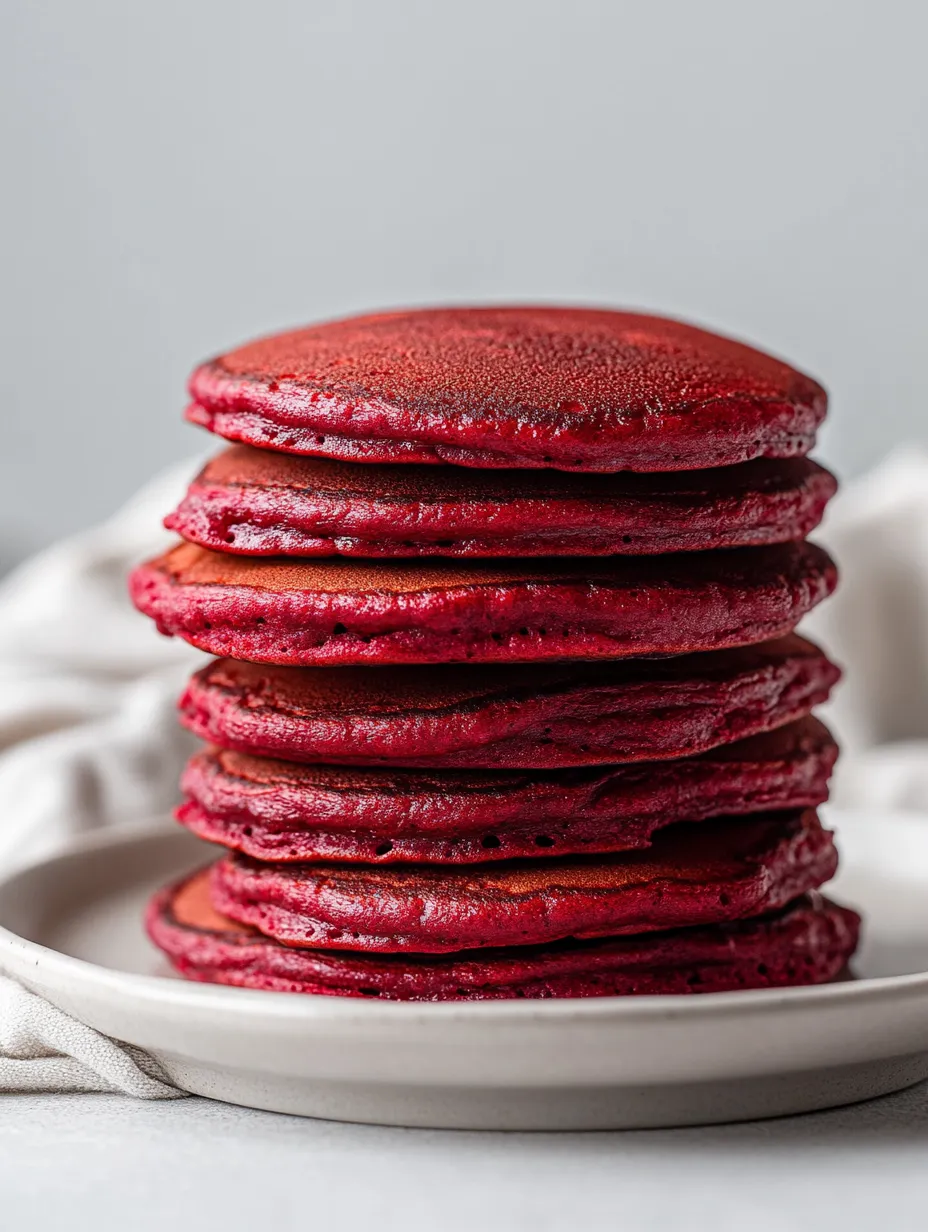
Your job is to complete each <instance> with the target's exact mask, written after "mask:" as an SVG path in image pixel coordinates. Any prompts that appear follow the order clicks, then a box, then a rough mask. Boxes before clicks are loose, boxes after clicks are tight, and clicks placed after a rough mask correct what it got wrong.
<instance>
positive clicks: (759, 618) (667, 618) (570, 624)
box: [131, 543, 837, 666]
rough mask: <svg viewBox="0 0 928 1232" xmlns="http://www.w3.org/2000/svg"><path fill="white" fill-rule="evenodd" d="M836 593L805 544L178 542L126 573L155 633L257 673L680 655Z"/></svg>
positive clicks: (779, 620) (742, 641) (752, 631)
mask: <svg viewBox="0 0 928 1232" xmlns="http://www.w3.org/2000/svg"><path fill="white" fill-rule="evenodd" d="M836 583H837V572H836V570H835V566H834V564H833V562H832V561H831V559H830V557H829V556H828V554H827V553H826V552H824V551H823V550H822V549H821V548H819V547H816V546H815V545H814V544H810V543H785V544H778V545H776V546H771V547H762V548H735V549H731V550H728V551H719V552H698V553H680V554H676V555H673V556H661V557H636V558H633V559H632V558H613V559H611V560H603V559H601V558H595V557H593V558H591V557H577V558H573V559H564V558H562V559H560V560H557V559H546V560H542V561H532V560H527V561H524V560H523V561H514V562H502V563H490V562H483V561H477V562H471V561H442V562H433V561H415V562H404V561H398V562H392V561H391V562H386V561H381V562H376V563H373V562H368V561H356V560H340V559H336V560H324V561H322V560H320V561H307V560H304V561H297V560H292V559H288V558H286V557H272V558H269V559H267V560H252V559H249V558H247V557H241V556H230V555H225V554H222V553H219V552H211V551H208V550H207V549H205V548H201V547H197V546H194V545H193V544H189V543H183V544H181V545H180V546H178V547H176V548H174V549H173V550H172V551H170V552H168V553H166V554H165V555H164V556H161V557H159V558H158V559H157V560H154V561H150V562H149V563H148V564H146V565H142V566H140V567H139V568H138V569H137V570H136V571H135V572H134V574H133V575H132V579H131V590H132V597H133V599H134V601H135V604H136V606H137V607H138V608H140V610H141V611H143V612H145V614H146V615H148V616H151V617H152V618H153V619H154V620H155V621H156V622H157V624H158V628H159V629H160V630H161V632H163V633H169V634H177V635H178V636H180V637H183V638H184V639H185V640H186V641H188V642H191V643H192V644H193V645H194V646H198V647H200V649H201V650H208V651H209V652H210V653H211V654H217V655H229V656H230V657H231V658H235V659H248V660H250V661H251V662H256V663H278V664H284V665H294V666H316V665H318V666H324V665H349V664H362V663H461V662H474V663H511V662H532V663H534V662H540V661H543V660H546V659H564V658H583V659H594V658H621V657H625V656H639V655H655V654H661V655H665V654H666V655H676V654H685V653H688V652H689V651H695V650H712V649H716V648H720V647H725V646H745V645H750V644H753V643H756V642H762V641H765V640H766V639H768V638H773V637H779V636H780V635H781V634H784V633H787V632H789V631H790V630H791V629H793V628H794V627H795V626H796V624H797V623H798V622H799V621H800V620H801V619H802V617H803V616H804V615H805V614H806V613H807V612H808V611H810V610H811V609H812V608H813V607H815V606H816V604H817V603H819V602H820V601H821V600H822V599H824V598H825V597H826V596H827V595H829V594H830V593H831V592H832V590H833V589H834V587H835V585H836Z"/></svg>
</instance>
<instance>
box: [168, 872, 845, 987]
mask: <svg viewBox="0 0 928 1232" xmlns="http://www.w3.org/2000/svg"><path fill="white" fill-rule="evenodd" d="M146 923H147V927H148V932H149V935H150V936H151V939H152V941H153V942H154V943H155V945H157V946H159V947H160V949H162V950H163V951H164V952H165V953H166V954H167V955H168V957H169V958H170V960H171V962H172V963H173V964H174V966H175V967H176V968H177V970H178V971H179V972H180V973H181V974H182V975H184V976H186V977H187V978H188V979H193V980H201V981H206V982H209V983H216V984H231V985H235V986H238V987H241V988H256V989H265V990H270V991H276V992H301V993H322V994H329V995H334V996H343V997H381V998H384V999H389V1000H398V1001H462V1000H498V999H510V998H517V997H532V998H542V997H603V996H630V995H635V994H638V995H641V994H645V995H647V994H651V995H654V994H658V993H700V992H726V991H730V990H732V989H739V988H770V987H778V986H782V985H791V984H792V985H798V984H820V983H826V982H827V981H829V980H832V979H834V978H836V977H837V976H838V975H839V974H840V973H841V972H842V971H843V969H844V967H845V966H846V964H847V962H848V960H849V959H850V957H851V955H852V954H853V952H854V950H855V948H856V945H857V936H858V929H859V919H858V917H857V916H856V915H855V913H854V912H853V911H848V910H847V909H846V908H843V907H838V906H836V905H835V904H834V903H831V902H829V901H828V900H827V899H824V898H822V897H821V896H820V895H818V894H810V895H807V896H805V897H803V898H800V899H798V900H797V901H796V902H794V903H792V904H791V905H790V906H789V907H787V908H786V909H785V910H784V911H782V912H780V913H777V914H774V915H768V916H764V917H762V918H761V919H754V920H745V921H737V922H735V923H730V924H721V925H716V926H714V927H711V926H710V927H706V928H690V929H679V930H676V931H674V932H664V933H651V934H646V935H644V936H640V937H621V938H609V939H607V940H596V941H567V942H560V943H556V944H554V945H551V946H539V947H526V948H524V949H509V950H506V949H501V950H495V951H494V950H491V951H486V950H484V951H477V952H474V951H471V952H469V953H462V954H454V955H451V956H437V957H436V956H426V955H374V956H368V955H363V954H358V953H349V952H346V951H337V950H311V949H297V948H294V947H292V946H285V945H280V944H278V943H277V942H275V941H272V940H270V939H269V938H267V937H264V936H262V935H261V934H260V933H258V932H257V931H256V930H254V929H250V928H245V927H243V926H241V925H237V924H235V923H233V922H232V921H230V920H228V919H226V918H225V917H223V916H220V915H219V914H218V913H217V912H216V911H215V910H214V909H213V907H212V905H211V903H210V901H209V893H208V871H207V870H204V871H203V872H200V873H198V874H196V875H194V877H192V878H190V879H188V880H187V881H185V882H182V883H180V884H179V885H177V886H171V887H168V888H167V889H165V890H162V891H160V892H159V893H158V894H157V895H156V897H155V898H154V899H153V900H152V903H151V906H150V907H149V910H148V915H147V920H146Z"/></svg>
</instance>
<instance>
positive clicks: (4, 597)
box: [0, 449, 928, 1099]
mask: <svg viewBox="0 0 928 1232" xmlns="http://www.w3.org/2000/svg"><path fill="white" fill-rule="evenodd" d="M195 466H196V464H195V463H188V464H187V465H184V466H182V467H178V468H177V469H176V470H173V471H171V472H170V473H168V474H166V475H164V476H162V477H161V478H160V479H158V480H157V481H155V482H154V483H153V484H152V485H150V486H149V487H148V488H146V489H145V490H144V491H143V492H142V493H141V494H140V495H139V496H138V497H136V499H135V500H133V501H132V502H131V503H130V504H129V505H128V506H127V507H126V508H125V509H124V510H123V511H122V512H121V513H119V514H117V516H116V517H115V518H113V519H112V520H111V521H109V522H107V523H105V524H104V525H103V526H100V527H98V528H97V529H95V530H92V531H89V532H87V533H86V534H82V535H78V536H76V537H74V538H72V539H69V540H67V541H65V542H63V543H60V544H58V545H56V546H55V547H53V548H51V549H50V550H49V551H47V552H44V553H42V554H41V555H40V556H38V557H36V558H35V559H34V560H32V561H31V562H28V563H27V564H25V565H24V566H22V567H21V568H20V569H19V570H17V571H16V572H15V573H14V574H12V575H11V576H10V577H9V578H8V579H7V581H6V582H5V583H4V584H3V585H2V586H0V870H2V871H5V870H6V869H8V868H10V867H11V866H13V865H14V864H18V863H20V862H22V861H25V860H30V859H33V858H35V857H37V856H40V855H41V854H43V853H44V852H46V851H49V850H51V849H52V848H53V847H54V846H55V845H56V844H59V843H60V842H61V841H62V840H64V839H66V838H68V837H71V836H73V835H75V834H79V833H81V832H84V831H87V830H91V829H96V828H99V827H102V826H108V825H115V824H119V823H125V822H129V821H140V820H144V819H145V818H147V817H151V816H154V815H156V814H159V813H162V812H165V811H166V810H167V809H169V808H170V806H171V805H172V804H173V802H174V800H175V799H176V795H177V778H178V775H179V773H180V769H181V766H182V764H183V761H184V760H185V757H186V755H187V754H188V752H189V750H190V748H191V747H192V745H193V741H192V740H191V738H190V737H189V736H187V735H186V734H185V733H184V732H182V731H181V729H180V728H179V727H178V725H177V723H176V721H175V717H174V702H175V699H176V697H177V695H178V694H179V693H180V690H181V688H182V686H183V682H184V680H185V678H186V676H187V675H188V674H189V673H190V672H191V671H192V670H193V669H194V668H195V667H196V665H197V664H198V663H200V662H202V661H203V660H204V656H202V655H201V654H200V653H199V652H198V651H195V650H193V649H191V648H190V647H189V646H187V645H185V644H184V643H183V642H181V641H178V640H170V639H165V638H161V637H159V636H158V634H157V633H156V632H155V631H154V629H153V628H152V626H151V623H150V622H149V621H148V620H146V619H145V618H143V617H142V616H140V615H138V614H137V613H136V612H134V611H133V609H132V607H131V606H130V604H129V601H128V598H127V596H126V582H125V579H126V574H127V573H128V571H129V569H130V567H131V566H132V565H133V564H134V563H136V562H137V561H139V560H141V559H143V558H144V557H145V556H146V555H148V554H151V553H154V552H156V551H158V550H159V549H160V548H161V547H163V546H164V545H165V544H166V543H168V542H169V541H170V537H169V536H168V535H167V534H166V533H165V532H159V530H158V528H159V526H160V521H161V517H162V516H163V514H164V513H165V512H166V511H167V510H168V509H170V508H172V507H173V506H174V504H176V502H177V500H178V498H179V496H180V494H181V492H182V490H183V488H184V486H185V484H186V482H187V480H188V479H189V477H190V475H191V474H192V473H193V471H194V469H195ZM816 538H817V539H818V540H819V541H820V542H823V543H825V544H826V545H827V546H828V547H829V548H830V549H831V550H832V551H833V552H834V553H835V555H836V557H837V559H838V562H839V565H840V566H841V571H842V586H841V588H840V590H839V591H838V594H837V596H836V597H835V598H833V599H832V600H830V601H829V602H828V603H827V604H825V605H824V606H823V607H822V608H821V609H819V610H818V611H817V612H815V613H813V615H812V616H811V617H810V619H809V620H808V621H807V622H806V624H805V625H804V631H805V632H808V633H809V634H810V635H811V636H812V637H814V638H817V639H820V640H821V641H822V642H823V643H824V644H825V646H826V647H827V648H828V650H829V653H832V654H833V656H834V657H836V658H837V659H838V661H839V662H842V663H843V664H844V666H845V667H846V669H847V678H846V682H845V684H844V685H843V686H842V688H841V689H840V690H839V692H838V695H837V697H836V699H835V700H834V701H833V702H832V703H831V704H830V705H829V706H828V707H826V708H825V710H824V716H825V717H826V718H827V719H828V721H829V722H830V723H831V724H832V726H833V727H834V728H835V730H836V732H837V734H838V736H839V738H840V739H841V741H842V743H843V745H844V757H843V758H842V761H841V762H840V763H839V770H838V773H837V774H836V777H835V783H834V792H833V798H834V800H835V801H836V802H838V803H840V804H842V805H863V806H867V805H872V806H879V807H893V806H898V807H903V808H909V809H912V808H924V809H926V810H928V452H926V451H925V450H919V449H912V450H908V451H903V452H898V453H896V454H894V455H892V456H891V457H889V458H888V459H887V460H886V461H885V462H884V463H883V464H882V465H881V466H880V467H878V468H877V469H876V470H875V471H874V472H873V473H871V474H870V475H869V476H866V477H864V478H863V479H860V480H857V481H855V482H854V483H851V484H848V485H847V486H846V487H845V488H844V490H843V491H842V492H841V493H840V494H839V495H838V497H837V498H836V500H835V501H834V503H833V505H832V507H831V509H830V510H829V514H828V517H827V520H826V523H825V525H824V527H823V528H822V530H821V531H820V532H819V533H818V534H817V535H816ZM0 1090H18V1091H22V1090H32V1091H38V1090H49V1091H61V1090H73V1091H76V1090H83V1091H99V1090H107V1091H112V1090H118V1091H125V1092H126V1093H128V1094H132V1095H137V1096H140V1097H142V1098H155V1099H157V1098H164V1097H166V1096H173V1095H177V1094H178V1092H177V1091H175V1090H174V1089H173V1088H171V1087H169V1086H168V1085H167V1084H166V1083H164V1082H162V1081H161V1080H160V1078H159V1077H158V1076H157V1074H156V1070H155V1068H154V1067H153V1064H152V1062H151V1061H150V1060H147V1059H146V1058H145V1057H144V1054H141V1053H140V1052H138V1051H137V1050H135V1049H129V1048H126V1047H125V1046H123V1045H119V1044H115V1043H114V1042H113V1041H111V1040H107V1039H106V1038H105V1037H103V1036H100V1035H98V1034H97V1033H96V1032H93V1031H91V1030H90V1029H89V1028H87V1027H84V1026H82V1025H81V1024H79V1023H76V1022H75V1021H74V1020H72V1019H70V1018H68V1016H67V1015H65V1014H62V1013H61V1011H59V1010H56V1009H55V1008H54V1007H52V1006H50V1005H48V1004H47V1003H46V1002H44V1001H43V1000H42V999H41V998H39V997H36V996H35V995H33V994H32V993H27V992H26V991H25V990H23V989H21V988H19V987H18V986H17V985H15V984H14V983H13V981H11V980H9V979H3V978H2V977H0Z"/></svg>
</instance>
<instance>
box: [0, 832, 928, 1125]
mask: <svg viewBox="0 0 928 1232" xmlns="http://www.w3.org/2000/svg"><path fill="white" fill-rule="evenodd" d="M828 818H829V821H830V822H831V823H832V824H834V825H836V827H837V828H838V831H839V835H840V839H841V848H842V853H843V855H844V859H845V864H844V870H843V872H842V874H841V877H840V878H839V881H838V883H837V884H836V887H835V889H836V896H837V897H839V898H841V899H842V900H843V901H845V902H848V903H850V904H852V905H854V906H856V907H858V908H860V909H861V910H863V912H864V913H865V919H866V931H865V940H864V945H863V949H862V951H861V954H860V956H859V959H858V960H857V963H856V969H857V972H858V974H859V975H860V976H861V977H862V978H860V979H858V980H857V981H854V982H849V983H843V984H833V985H830V986H828V987H824V988H804V989H788V990H784V991H761V992H735V993H718V994H714V995H707V996H692V997H631V998H619V997H609V998H593V999H589V1000H571V1001H541V1002H538V1001H536V1002H531V1001H515V1002H486V1003H466V1004H454V1003H445V1004H436V1005H430V1004H429V1005H422V1004H419V1005H417V1004H400V1003H382V1002H370V1001H363V1000H353V999H347V998H346V999H341V998H338V997H315V996H296V995H290V994H286V993H267V992H250V991H243V990H240V989H233V988H220V987H214V986H207V985H198V984H190V983H186V982H184V981H182V980H179V979H176V978H174V977H173V976H171V975H170V974H169V972H168V970H167V968H166V967H165V965H164V963H163V960H162V959H161V957H160V955H159V954H158V953H157V952H156V951H155V950H154V948H153V947H152V946H151V945H150V944H149V942H148V941H147V939H146V938H145V936H144V933H143V931H142V928H141V923H140V918H141V913H142V908H143V905H144V902H145V900H146V898H147V897H148V895H149V893H150V892H151V891H152V890H153V889H154V888H155V887H156V886H157V885H160V884H162V883H163V882H165V881H166V880H168V879H169V878H171V877H173V876H175V875H179V874H181V873H182V872H184V871H185V870H187V869H188V868H192V867H195V866H196V865H197V864H198V863H202V862H204V857H207V858H208V854H209V853H208V851H207V850H206V849H205V848H204V846H203V845H202V844H200V843H198V842H197V841H196V840H195V839H193V838H191V837H190V836H189V835H187V834H185V833H183V832H182V831H180V830H177V829H174V828H168V827H166V826H165V824H164V823H163V822H162V823H160V824H159V825H158V826H153V827H148V828H146V829H144V830H139V829H133V830H131V831H123V832H122V833H114V832H111V833H109V834H102V835H99V836H92V837H91V838H90V839H88V840H83V841H81V842H79V843H77V844H75V845H74V846H72V847H71V848H69V849H68V850H67V851H65V852H63V853H61V854H60V855H57V856H56V857H54V858H53V859H50V860H46V861H44V862H43V863H41V864H38V865H36V866H34V867H31V868H29V869H26V870H24V871H21V872H19V873H17V874H15V875H14V876H12V877H10V878H8V879H7V880H6V881H4V882H2V883H0V925H2V926H3V927H2V928H0V966H3V967H4V968H5V969H6V970H8V971H9V972H10V973H11V974H12V975H15V976H17V977H18V978H19V979H20V980H22V981H23V982H24V983H25V984H27V985H28V986H29V987H30V988H32V989H34V990H35V991H36V992H39V993H41V994H43V995H44V996H46V997H48V998H49V1000H51V1001H53V1002H54V1003H55V1004H56V1005H58V1006H60V1007H61V1008H62V1009H64V1010H66V1011H68V1012H69V1013H71V1014H73V1015H75V1016H76V1017H77V1018H79V1019H81V1020H82V1021H84V1022H86V1023H89V1024H90V1025H91V1026H93V1027H96V1028H98V1029H99V1030H101V1031H104V1032H106V1033H107V1034H108V1035H112V1036H115V1037H116V1038H118V1039H121V1040H125V1041H127V1042H129V1043H132V1044H136V1045H139V1046H141V1047H143V1048H146V1049H148V1050H149V1051H150V1052H151V1053H152V1054H153V1055H154V1056H155V1057H156V1058H157V1059H158V1060H159V1061H160V1062H161V1064H162V1065H163V1066H164V1068H165V1070H166V1071H167V1072H168V1074H169V1075H170V1076H171V1078H172V1079H173V1080H174V1081H175V1082H176V1083H177V1084H178V1085H179V1086H181V1087H184V1088H186V1089H187V1090H189V1091H193V1092H195V1093H197V1094H200V1095H207V1096H211V1097H212V1098H214V1099H221V1100H226V1101H229V1102H231V1103H238V1104H246V1105H249V1106H252V1107H256V1108H269V1109H273V1110H275V1111H280V1112H292V1113H301V1114H304V1115H308V1116H321V1117H331V1118H335V1119H338V1120H352V1121H372V1122H378V1123H383V1124H396V1125H430V1126H441V1127H445V1126H447V1127H471V1128H486V1129H492V1128H503V1129H566V1128H578V1129H595V1128H620V1127H627V1126H652V1125H684V1124H697V1123H707V1122H714V1121H728V1120H743V1119H747V1118H754V1117H762V1116H776V1115H782V1114H784V1113H792V1112H801V1111H808V1110H811V1109H815V1108H825V1107H829V1106H832V1105H835V1104H841V1103H850V1102H852V1101H854V1100H859V1099H867V1098H869V1097H872V1096H875V1095H880V1094H885V1093H886V1092H889V1091H894V1090H898V1089H900V1088H901V1087H904V1086H908V1085H909V1084H911V1083H914V1082H917V1081H919V1080H920V1079H922V1078H926V1077H928V816H926V817H921V816H916V815H906V814H892V815H885V814H882V815H880V814H869V815H862V814H846V813H841V814H840V815H839V814H837V813H835V812H831V813H830V814H829V815H828Z"/></svg>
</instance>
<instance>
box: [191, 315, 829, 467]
mask: <svg viewBox="0 0 928 1232" xmlns="http://www.w3.org/2000/svg"><path fill="white" fill-rule="evenodd" d="M190 392H191V394H192V396H193V399H194V401H193V405H192V406H191V407H190V409H189V411H188V415H189V418H191V419H192V420H193V421H194V422H196V423H200V424H203V425H204V426H206V427H208V428H210V429H211V430H212V431H214V432H218V433H219V434H220V435H221V436H225V437H228V438H229V439H231V440H238V441H244V442H247V443H250V444H253V445H263V446H267V447H270V448H273V449H279V450H282V451H284V452H290V453H302V454H314V455H317V456H321V457H330V458H340V459H343V460H345V461H365V462H419V463H422V462H426V463H435V462H451V463H455V464H458V465H463V466H478V467H495V466H509V467H553V468H556V469H559V470H590V471H620V470H633V471H675V470H697V469H700V468H704V467H712V466H728V465H732V464H733V463H737V462H745V461H747V460H749V459H751V458H761V457H775V458H791V457H798V456H801V455H804V454H806V453H808V452H809V450H810V449H811V448H812V445H813V444H814V441H815V434H816V430H817V428H818V426H819V424H820V423H821V421H822V419H823V418H824V415H825V411H826V404H827V398H826V394H825V391H824V390H823V389H822V388H821V386H820V385H818V384H817V383H816V382H815V381H814V380H812V379H811V378H810V377H808V376H804V375H803V374H802V373H800V372H797V371H796V370H795V369H793V368H791V367H789V366H788V365H787V364H784V363H783V362H782V361H780V360H777V359H774V358H773V357H771V356H769V355H765V354H763V353H762V352H760V351H756V350H754V349H753V348H752V347H749V346H745V345H744V344H743V343H740V342H735V341H733V340H731V339H728V338H721V337H719V336H717V335H715V334H711V333H708V332H707V331H705V330H702V329H698V328H696V327H695V326H692V325H686V324H684V323H682V322H679V321H671V320H666V319H664V318H660V317H652V316H644V315H641V314H638V313H629V312H613V311H608V310H604V309H590V308H564V307H550V306H549V307H543V306H536V307H531V306H516V307H500V306H488V307H474V308H438V309H420V310H415V311H406V312H390V313H381V314H377V315H373V316H363V317H353V318H349V319H347V320H342V321H332V322H327V323H325V324H322V325H315V326H310V327H308V328H305V329H299V330H295V331H292V332H289V333H284V334H278V335H276V336H274V337H271V338H264V339H260V340H259V341H256V342H252V343H249V344H246V345H245V346H242V347H239V348H238V349H237V350H234V351H230V352H228V353H227V354H225V355H221V356H219V357H217V358H216V359H213V360H211V361H210V362H208V363H206V364H204V365H203V366H202V367H200V368H198V369H197V371H196V372H194V374H193V376H192V378H191V381H190Z"/></svg>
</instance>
